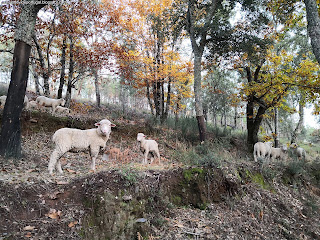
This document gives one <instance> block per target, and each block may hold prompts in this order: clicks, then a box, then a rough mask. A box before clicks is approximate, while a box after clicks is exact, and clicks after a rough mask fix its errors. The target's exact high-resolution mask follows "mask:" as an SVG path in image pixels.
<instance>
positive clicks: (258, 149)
mask: <svg viewBox="0 0 320 240" xmlns="http://www.w3.org/2000/svg"><path fill="white" fill-rule="evenodd" d="M271 148H272V142H265V143H263V142H257V143H256V144H254V147H253V149H254V150H253V158H254V161H255V162H257V158H261V157H262V158H265V159H266V160H268V159H270V154H271Z"/></svg>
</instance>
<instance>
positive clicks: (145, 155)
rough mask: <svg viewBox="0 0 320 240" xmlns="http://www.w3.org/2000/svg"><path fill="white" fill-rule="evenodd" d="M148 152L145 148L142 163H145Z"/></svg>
mask: <svg viewBox="0 0 320 240" xmlns="http://www.w3.org/2000/svg"><path fill="white" fill-rule="evenodd" d="M148 154H149V150H145V152H144V161H142V163H143V164H147V163H148Z"/></svg>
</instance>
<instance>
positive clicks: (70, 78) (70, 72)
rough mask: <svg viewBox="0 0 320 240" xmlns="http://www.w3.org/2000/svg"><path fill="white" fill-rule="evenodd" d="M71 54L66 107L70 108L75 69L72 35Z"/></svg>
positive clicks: (70, 38) (71, 39)
mask: <svg viewBox="0 0 320 240" xmlns="http://www.w3.org/2000/svg"><path fill="white" fill-rule="evenodd" d="M69 40H70V53H69V75H68V84H67V93H66V104H65V106H66V107H68V108H69V107H70V103H71V93H72V87H73V86H72V79H73V67H74V61H73V38H72V36H71V35H70V36H69Z"/></svg>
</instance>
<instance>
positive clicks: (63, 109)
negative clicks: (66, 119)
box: [54, 106, 71, 114]
mask: <svg viewBox="0 0 320 240" xmlns="http://www.w3.org/2000/svg"><path fill="white" fill-rule="evenodd" d="M54 112H56V113H65V114H69V113H71V109H70V108H67V107H61V106H57V107H56V108H55V110H54Z"/></svg>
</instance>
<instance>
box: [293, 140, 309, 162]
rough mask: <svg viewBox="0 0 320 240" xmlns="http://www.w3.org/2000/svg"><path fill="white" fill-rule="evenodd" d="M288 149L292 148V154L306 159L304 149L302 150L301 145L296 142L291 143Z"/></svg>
mask: <svg viewBox="0 0 320 240" xmlns="http://www.w3.org/2000/svg"><path fill="white" fill-rule="evenodd" d="M290 149H292V150H293V154H294V155H295V156H297V157H298V158H299V159H303V160H306V150H304V149H303V148H302V147H299V146H298V144H297V143H292V144H291V145H290Z"/></svg>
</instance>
